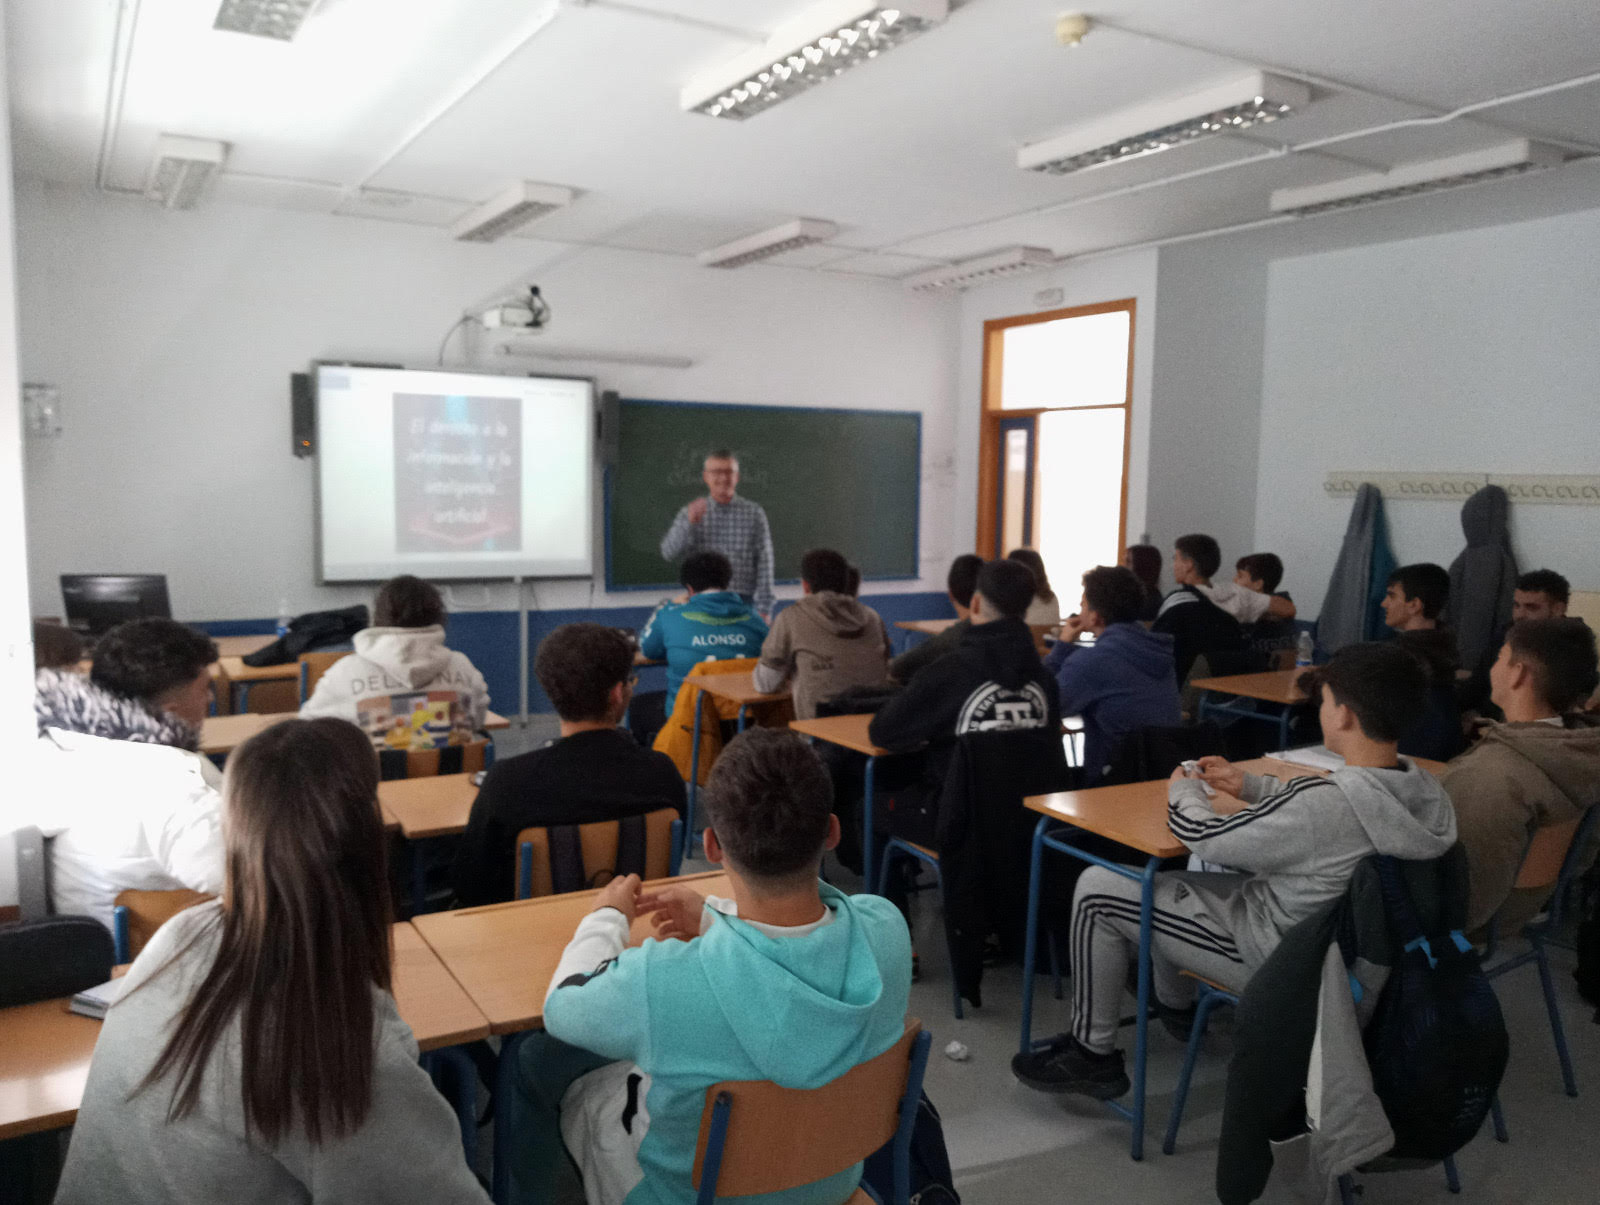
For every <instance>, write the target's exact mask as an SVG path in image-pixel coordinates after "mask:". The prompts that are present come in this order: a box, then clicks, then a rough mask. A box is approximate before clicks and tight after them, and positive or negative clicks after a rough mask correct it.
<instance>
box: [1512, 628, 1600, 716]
mask: <svg viewBox="0 0 1600 1205" xmlns="http://www.w3.org/2000/svg"><path fill="white" fill-rule="evenodd" d="M1506 643H1507V644H1509V645H1510V646H1511V655H1512V656H1513V657H1514V658H1516V660H1517V661H1519V662H1520V663H1521V664H1523V665H1526V666H1527V667H1528V669H1529V671H1530V672H1531V673H1532V674H1533V688H1534V689H1535V690H1536V691H1538V692H1539V697H1540V698H1541V699H1543V700H1544V701H1545V702H1546V703H1547V704H1549V705H1550V708H1551V709H1552V710H1553V711H1556V712H1558V713H1559V712H1564V711H1571V710H1572V709H1573V708H1574V707H1576V706H1578V704H1580V703H1582V702H1583V701H1584V700H1585V699H1587V698H1588V697H1589V696H1590V695H1592V694H1593V693H1594V689H1595V686H1596V685H1600V674H1597V672H1596V670H1597V663H1600V657H1597V655H1596V652H1595V640H1594V629H1592V628H1591V627H1590V626H1589V625H1588V624H1586V623H1584V622H1583V620H1581V619H1525V620H1523V621H1522V622H1521V623H1514V624H1512V625H1511V630H1510V631H1509V632H1507V633H1506Z"/></svg>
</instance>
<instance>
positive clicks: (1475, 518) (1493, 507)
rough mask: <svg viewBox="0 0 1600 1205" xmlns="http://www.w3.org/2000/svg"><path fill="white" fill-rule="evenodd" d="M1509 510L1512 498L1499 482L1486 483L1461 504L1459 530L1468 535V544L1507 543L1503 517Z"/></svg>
mask: <svg viewBox="0 0 1600 1205" xmlns="http://www.w3.org/2000/svg"><path fill="white" fill-rule="evenodd" d="M1510 513H1511V499H1510V498H1509V497H1508V496H1507V495H1506V492H1505V490H1503V489H1501V488H1500V487H1499V486H1497V485H1491V486H1486V487H1485V488H1483V489H1481V490H1478V491H1477V492H1476V493H1474V494H1473V495H1472V497H1470V498H1468V499H1467V500H1466V501H1465V502H1463V503H1462V504H1461V534H1462V535H1464V536H1466V537H1467V547H1468V548H1479V547H1482V546H1483V545H1485V544H1505V543H1508V542H1509V538H1510V537H1509V533H1508V531H1507V527H1506V521H1507V519H1508V518H1509V516H1510Z"/></svg>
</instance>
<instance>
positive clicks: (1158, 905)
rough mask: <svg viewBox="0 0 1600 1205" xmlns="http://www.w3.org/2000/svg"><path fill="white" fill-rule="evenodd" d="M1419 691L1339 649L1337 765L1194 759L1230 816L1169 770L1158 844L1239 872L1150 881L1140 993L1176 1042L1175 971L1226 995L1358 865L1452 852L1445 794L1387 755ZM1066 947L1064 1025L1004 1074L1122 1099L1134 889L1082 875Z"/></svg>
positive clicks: (1408, 674) (1330, 689)
mask: <svg viewBox="0 0 1600 1205" xmlns="http://www.w3.org/2000/svg"><path fill="white" fill-rule="evenodd" d="M1427 685H1428V683H1427V674H1426V671H1425V670H1424V668H1423V666H1422V664H1421V663H1420V662H1419V661H1417V660H1416V658H1415V657H1414V656H1413V655H1412V654H1410V653H1408V652H1406V651H1405V650H1404V649H1402V648H1400V647H1399V646H1397V645H1393V644H1358V645H1351V646H1349V647H1347V648H1344V649H1341V650H1340V651H1339V652H1338V653H1336V654H1335V655H1334V657H1333V659H1332V660H1331V661H1330V662H1329V663H1328V665H1327V666H1326V667H1325V668H1324V669H1323V671H1322V674H1321V696H1322V697H1321V718H1322V733H1323V740H1324V741H1325V742H1326V744H1327V746H1328V748H1329V749H1331V750H1333V751H1334V752H1335V753H1338V754H1340V755H1341V756H1342V757H1343V758H1344V759H1345V768H1344V769H1342V770H1338V771H1336V772H1335V773H1334V774H1333V775H1332V776H1331V777H1329V778H1315V777H1311V778H1296V779H1292V780H1289V781H1282V780H1279V779H1277V778H1273V777H1270V776H1258V775H1254V774H1246V773H1244V772H1242V771H1241V770H1239V769H1238V768H1237V767H1235V766H1232V765H1230V764H1228V762H1226V761H1225V760H1223V759H1222V758H1220V757H1208V758H1203V759H1201V763H1200V765H1201V775H1202V777H1203V778H1204V780H1205V782H1206V783H1208V784H1209V785H1211V786H1212V787H1213V788H1215V789H1216V791H1217V792H1218V798H1219V799H1222V797H1223V796H1234V797H1236V798H1238V799H1241V800H1243V801H1244V803H1245V805H1246V806H1245V807H1244V808H1243V810H1240V811H1235V812H1232V813H1231V814H1218V813H1217V812H1216V811H1215V810H1213V807H1212V803H1211V800H1210V799H1208V797H1207V796H1206V793H1205V788H1204V787H1203V786H1202V785H1201V781H1200V780H1199V779H1195V778H1190V777H1188V776H1187V775H1186V774H1185V772H1184V771H1183V769H1182V768H1181V767H1180V768H1179V769H1177V770H1175V771H1173V774H1172V780H1171V785H1170V786H1169V788H1168V805H1167V812H1168V825H1169V827H1170V828H1171V829H1172V832H1173V835H1175V836H1176V837H1178V838H1179V839H1180V840H1181V841H1182V842H1183V843H1184V844H1185V845H1187V846H1188V847H1189V848H1190V849H1191V850H1193V851H1194V852H1195V853H1196V854H1198V855H1199V856H1200V857H1201V858H1203V859H1204V860H1205V861H1207V862H1215V863H1219V864H1221V865H1225V866H1231V867H1234V868H1236V870H1237V871H1239V872H1240V873H1230V874H1207V873H1191V872H1187V871H1183V872H1175V873H1169V874H1161V875H1157V876H1156V881H1155V911H1154V915H1153V923H1152V930H1153V937H1152V952H1153V958H1154V986H1155V994H1156V999H1157V1001H1158V1003H1159V1005H1160V1007H1161V1009H1162V1012H1163V1015H1164V1018H1165V1019H1167V1020H1168V1021H1169V1023H1170V1024H1171V1027H1172V1028H1174V1029H1176V1030H1179V1031H1181V1030H1182V1029H1183V1028H1185V1027H1186V1026H1187V1024H1188V1023H1189V1022H1192V1020H1193V1015H1194V1014H1193V1007H1194V1000H1193V997H1194V984H1193V982H1192V981H1191V980H1188V979H1185V978H1182V977H1180V976H1179V974H1178V972H1179V971H1182V970H1187V971H1191V972H1193V973H1195V974H1197V975H1200V976H1203V977H1204V978H1206V979H1210V980H1212V981H1214V982H1216V983H1218V984H1220V985H1222V986H1223V987H1226V988H1228V989H1230V990H1233V991H1241V990H1243V988H1244V986H1245V984H1246V983H1247V982H1248V981H1249V979H1250V976H1251V975H1252V974H1254V973H1255V970H1256V968H1257V967H1259V966H1260V965H1261V964H1262V963H1263V962H1265V961H1266V959H1267V956H1268V955H1269V954H1271V953H1272V951H1273V949H1274V948H1275V947H1276V946H1277V944H1278V941H1279V940H1280V939H1281V938H1282V936H1283V934H1284V933H1286V932H1287V931H1288V930H1289V929H1291V928H1293V927H1294V925H1295V924H1297V923H1298V922H1300V921H1302V920H1304V919H1305V918H1306V917H1308V916H1310V915H1311V914H1312V913H1314V912H1315V911H1316V910H1317V909H1318V908H1319V907H1321V906H1322V905H1323V904H1326V903H1327V902H1328V901H1330V900H1333V899H1335V898H1337V897H1338V896H1340V895H1342V894H1343V893H1344V891H1345V888H1346V886H1347V884H1348V883H1349V881H1350V876H1351V874H1352V873H1353V872H1354V870H1355V868H1356V865H1357V864H1358V863H1360V862H1361V861H1362V860H1363V859H1364V858H1367V857H1370V856H1371V855H1373V854H1389V855H1392V856H1394V857H1397V858H1403V859H1407V860H1426V859H1431V858H1437V857H1439V856H1441V855H1443V854H1444V853H1445V852H1446V851H1447V850H1448V849H1449V848H1450V847H1451V846H1452V845H1454V844H1455V840H1456V820H1455V812H1454V810H1453V809H1452V808H1451V805H1450V799H1449V796H1447V795H1446V794H1445V793H1444V790H1443V788H1442V787H1440V786H1439V784H1438V782H1437V780H1435V779H1434V777H1433V776H1432V775H1431V774H1429V773H1428V772H1427V771H1425V770H1423V769H1421V768H1419V767H1418V766H1416V765H1415V764H1414V763H1412V762H1410V761H1407V760H1405V759H1403V758H1401V757H1400V756H1399V755H1398V753H1397V752H1396V744H1397V742H1398V741H1399V739H1400V737H1401V736H1402V735H1403V734H1404V733H1405V732H1406V731H1407V730H1408V729H1409V728H1410V727H1411V725H1412V724H1414V723H1415V722H1416V720H1417V718H1418V717H1419V716H1420V715H1421V714H1422V710H1423V707H1424V705H1425V703H1426V698H1427ZM1223 802H1224V803H1226V802H1229V801H1227V800H1223ZM1071 942H1072V946H1071V950H1072V968H1073V1001H1072V1030H1071V1032H1070V1033H1066V1034H1061V1035H1059V1036H1058V1037H1057V1038H1055V1039H1054V1040H1053V1041H1052V1042H1051V1043H1050V1044H1049V1046H1048V1047H1047V1048H1045V1049H1043V1050H1037V1051H1032V1052H1029V1053H1026V1054H1019V1055H1017V1056H1016V1057H1015V1058H1013V1059H1012V1063H1011V1068H1012V1071H1013V1073H1014V1074H1015V1075H1016V1077H1017V1078H1018V1079H1019V1080H1021V1081H1022V1082H1023V1083H1025V1084H1027V1085H1028V1086H1029V1087H1030V1088H1037V1089H1038V1090H1040V1091H1042V1092H1074V1093H1079V1094H1082V1095H1086V1096H1092V1097H1095V1098H1096V1099H1100V1100H1109V1099H1111V1098H1113V1097H1116V1096H1121V1095H1122V1094H1123V1093H1124V1092H1126V1091H1127V1090H1128V1077H1127V1075H1126V1073H1125V1072H1124V1070H1123V1063H1122V1052H1121V1051H1120V1050H1117V1049H1116V1048H1115V1043H1116V1032H1117V1024H1118V1019H1119V1017H1120V1016H1121V1013H1122V996H1123V991H1124V986H1125V984H1126V983H1127V980H1128V967H1129V965H1130V963H1131V961H1132V959H1133V958H1134V957H1136V956H1137V953H1138V947H1139V884H1138V883H1137V882H1134V881H1133V880H1131V879H1129V878H1126V877H1125V876H1122V875H1118V874H1114V873H1112V872H1111V871H1109V870H1105V869H1103V868H1100V867H1093V866H1092V867H1090V868H1089V869H1088V870H1086V871H1084V872H1083V875H1082V877H1081V878H1080V879H1079V880H1078V887H1077V892H1076V895H1075V896H1074V898H1073V906H1072V934H1071Z"/></svg>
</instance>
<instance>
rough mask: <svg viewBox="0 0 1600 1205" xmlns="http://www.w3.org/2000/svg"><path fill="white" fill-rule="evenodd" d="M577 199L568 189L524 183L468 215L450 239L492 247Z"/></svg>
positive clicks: (514, 185)
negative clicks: (496, 241)
mask: <svg viewBox="0 0 1600 1205" xmlns="http://www.w3.org/2000/svg"><path fill="white" fill-rule="evenodd" d="M576 195H577V194H576V193H574V192H573V191H572V189H570V188H562V187H560V186H559V185H555V184H534V183H532V182H531V181H528V180H524V181H522V182H521V183H520V184H513V185H512V186H511V187H510V188H508V189H506V190H505V192H503V193H501V194H500V195H499V196H497V197H495V198H494V199H493V200H492V201H486V202H484V203H483V204H482V205H479V206H478V207H477V208H476V209H473V210H471V211H469V212H468V213H467V214H466V215H465V216H464V217H462V218H461V220H460V221H458V222H457V223H456V224H455V225H454V226H452V227H451V228H450V236H451V237H452V238H454V239H456V240H458V241H460V242H463V243H492V242H494V241H495V240H496V239H498V238H504V237H505V236H506V235H508V234H510V233H511V232H512V231H514V230H520V229H521V228H522V227H524V226H526V225H527V224H528V223H529V222H534V221H537V220H538V219H540V218H542V217H544V216H545V215H546V214H550V213H554V212H555V211H556V210H558V209H560V208H562V207H563V206H565V205H570V204H572V200H573V197H575V196H576Z"/></svg>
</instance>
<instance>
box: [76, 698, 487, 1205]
mask: <svg viewBox="0 0 1600 1205" xmlns="http://www.w3.org/2000/svg"><path fill="white" fill-rule="evenodd" d="M226 796H227V802H226V808H227V816H228V822H227V826H226V829H227V845H228V848H227V866H228V872H227V887H226V890H225V892H224V893H223V897H222V898H221V899H219V900H213V901H211V902H210V903H205V904H200V905H197V906H196V907H194V908H190V909H189V910H188V911H186V912H180V913H179V914H178V915H177V916H175V917H173V918H172V919H171V920H169V921H168V922H167V923H166V924H165V925H163V926H162V927H161V928H160V929H159V930H157V931H156V934H155V936H154V937H152V938H151V939H150V943H149V944H148V945H147V946H145V948H144V950H143V952H141V953H140V955H139V957H138V958H137V959H136V960H135V961H134V964H133V966H132V968H130V970H129V971H128V975H127V979H126V980H125V982H124V986H123V989H122V994H121V996H120V997H119V998H118V1000H117V1002H116V1003H115V1004H114V1005H112V1007H111V1011H110V1012H109V1013H108V1014H107V1016H106V1019H105V1022H104V1026H103V1028H102V1029H101V1031H100V1037H99V1040H98V1041H97V1042H96V1043H95V1048H94V1060H93V1062H91V1063H90V1065H89V1082H88V1084H87V1086H86V1087H85V1088H84V1093H83V1105H82V1107H81V1108H80V1109H79V1111H78V1121H77V1124H76V1126H75V1127H74V1129H73V1131H72V1144H71V1146H70V1147H69V1148H68V1151H67V1162H66V1167H65V1169H64V1170H63V1171H62V1175H61V1188H60V1191H59V1192H58V1194H57V1195H56V1201H57V1202H58V1205H90V1203H96V1205H97V1203H99V1202H103V1201H121V1202H131V1203H140V1202H152V1203H154V1202H157V1201H160V1202H172V1203H175V1205H189V1203H191V1202H192V1203H193V1205H214V1203H215V1202H219V1201H220V1202H228V1203H229V1205H254V1203H256V1202H261V1203H262V1205H265V1203H266V1202H269V1201H271V1202H276V1201H341V1202H350V1203H351V1205H359V1203H366V1202H370V1203H371V1205H378V1203H380V1202H389V1201H436V1202H460V1203H467V1202H471V1203H472V1205H482V1203H483V1202H486V1201H487V1200H488V1199H489V1198H488V1196H487V1194H486V1193H484V1191H483V1189H482V1188H481V1187H480V1186H479V1184H478V1181H477V1178H476V1177H475V1176H474V1175H473V1173H472V1171H471V1170H470V1169H469V1168H468V1167H467V1163H466V1159H465V1158H464V1157H463V1154H462V1149H461V1128H460V1123H459V1122H457V1120H456V1117H455V1114H454V1112H453V1111H452V1110H451V1108H450V1106H449V1105H448V1104H447V1103H446V1102H445V1100H444V1098H443V1097H442V1096H440V1095H439V1093H438V1091H437V1090H436V1089H435V1088H434V1086H433V1083H432V1081H431V1080H430V1079H429V1078H428V1074H427V1072H425V1071H423V1070H422V1068H421V1067H420V1066H419V1065H418V1063H417V1042H416V1039H415V1038H414V1037H412V1035H411V1030H410V1028H409V1027H408V1026H407V1025H406V1023H405V1022H404V1021H402V1020H401V1019H400V1016H399V1014H398V1013H397V1012H396V1010H395V1003H394V997H393V996H392V995H390V974H391V953H390V920H391V918H390V915H389V880H388V875H387V872H386V868H385V865H384V862H385V855H384V850H385V848H386V846H385V842H384V837H383V820H382V818H381V817H380V816H379V814H378V767H377V763H376V761H375V760H374V758H373V756H372V749H371V746H370V745H369V744H368V743H367V740H366V737H364V736H363V735H362V734H361V732H360V731H359V730H358V729H357V728H355V727H354V726H352V725H350V724H347V723H345V722H343V721H341V720H327V719H323V720H304V721H302V720H290V721H287V722H285V723H283V724H279V725H276V726H274V727H272V728H269V729H268V730H266V731H265V732H262V733H261V734H259V735H257V736H255V737H252V738H251V739H250V740H248V741H246V742H245V743H244V744H242V745H240V746H239V748H237V749H235V750H234V752H233V754H232V756H231V757H230V758H229V759H228V779H227V787H226Z"/></svg>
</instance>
